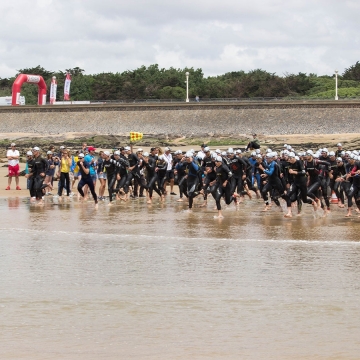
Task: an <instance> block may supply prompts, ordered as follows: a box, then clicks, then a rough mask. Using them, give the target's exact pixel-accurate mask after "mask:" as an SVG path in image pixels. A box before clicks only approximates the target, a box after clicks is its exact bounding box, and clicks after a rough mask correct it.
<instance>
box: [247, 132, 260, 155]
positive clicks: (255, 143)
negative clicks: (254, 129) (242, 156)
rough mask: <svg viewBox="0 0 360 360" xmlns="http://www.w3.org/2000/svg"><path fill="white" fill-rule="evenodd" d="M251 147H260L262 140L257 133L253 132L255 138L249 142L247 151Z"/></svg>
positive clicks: (251, 148)
mask: <svg viewBox="0 0 360 360" xmlns="http://www.w3.org/2000/svg"><path fill="white" fill-rule="evenodd" d="M249 149H250V150H253V149H260V142H259V139H258V138H257V135H256V134H255V133H254V134H253V140H252V141H250V142H249V143H248V145H247V147H246V149H245V151H248V150H249Z"/></svg>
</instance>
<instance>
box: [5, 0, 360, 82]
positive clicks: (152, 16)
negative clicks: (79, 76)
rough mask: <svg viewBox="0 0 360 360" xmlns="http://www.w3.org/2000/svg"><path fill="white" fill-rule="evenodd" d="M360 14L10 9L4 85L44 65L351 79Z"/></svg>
mask: <svg viewBox="0 0 360 360" xmlns="http://www.w3.org/2000/svg"><path fill="white" fill-rule="evenodd" d="M359 13H360V1H358V0H357V1H352V0H351V1H350V0H349V1H346V0H343V1H339V0H336V1H334V0H326V1H325V0H316V1H315V0H302V1H299V0H286V1H285V0H282V1H278V0H272V1H268V0H258V1H249V0H246V1H244V0H232V1H230V0H217V1H213V0H191V1H190V0H177V1H171V0H168V1H162V0H146V1H145V0H132V1H129V0H128V1H123V0H112V1H111V0H97V1H95V0H86V1H85V0H31V1H30V0H17V1H6V2H5V1H4V2H2V4H1V11H0V34H1V35H0V77H1V78H5V77H11V76H14V75H15V74H16V72H17V70H18V69H23V68H30V67H36V66H37V65H41V66H43V67H44V68H45V69H47V70H51V71H57V70H62V71H64V70H65V69H67V68H74V67H76V66H79V67H81V68H82V69H84V70H85V73H86V74H97V73H102V72H123V71H126V70H134V69H136V68H138V67H140V66H142V65H145V66H149V65H151V64H159V67H161V68H169V67H174V68H181V69H183V68H185V67H193V68H195V69H197V68H201V69H202V70H203V72H204V75H205V76H215V75H221V74H224V73H226V72H229V71H240V70H244V71H250V70H254V69H263V70H266V71H269V72H272V73H276V74H277V75H280V76H283V75H285V74H287V73H299V72H304V73H308V74H309V73H315V74H318V75H332V74H333V73H334V70H338V71H339V73H340V74H341V73H343V71H344V70H345V69H346V68H347V67H349V66H351V65H353V64H355V63H356V61H360V21H359V17H358V15H359Z"/></svg>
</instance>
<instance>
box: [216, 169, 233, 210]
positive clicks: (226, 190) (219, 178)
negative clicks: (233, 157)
mask: <svg viewBox="0 0 360 360" xmlns="http://www.w3.org/2000/svg"><path fill="white" fill-rule="evenodd" d="M215 172H216V183H215V184H214V185H213V186H212V187H211V194H212V196H213V197H214V199H215V202H216V208H217V209H218V210H221V203H220V200H221V198H222V196H225V203H226V204H227V205H229V204H230V203H231V201H232V200H233V197H232V196H231V195H232V194H231V184H230V181H229V180H230V178H231V177H232V175H233V174H232V172H231V171H230V169H229V168H228V167H227V166H226V165H225V164H221V165H220V166H219V167H216V168H215ZM225 181H227V183H226V186H225V187H224V182H225Z"/></svg>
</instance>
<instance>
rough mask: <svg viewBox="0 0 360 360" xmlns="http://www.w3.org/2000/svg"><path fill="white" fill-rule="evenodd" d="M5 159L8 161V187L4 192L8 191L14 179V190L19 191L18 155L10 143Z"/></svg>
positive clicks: (14, 145) (13, 144) (17, 151)
mask: <svg viewBox="0 0 360 360" xmlns="http://www.w3.org/2000/svg"><path fill="white" fill-rule="evenodd" d="M6 157H7V159H8V173H9V177H8V186H7V188H6V189H5V190H10V186H11V181H12V178H13V177H15V183H16V190H21V188H20V186H19V174H20V166H19V158H20V153H19V150H16V144H15V143H11V149H9V150H8V151H7V152H6Z"/></svg>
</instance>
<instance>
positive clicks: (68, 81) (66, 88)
mask: <svg viewBox="0 0 360 360" xmlns="http://www.w3.org/2000/svg"><path fill="white" fill-rule="evenodd" d="M70 84H71V75H70V74H69V73H67V74H66V79H65V84H64V100H70Z"/></svg>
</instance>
